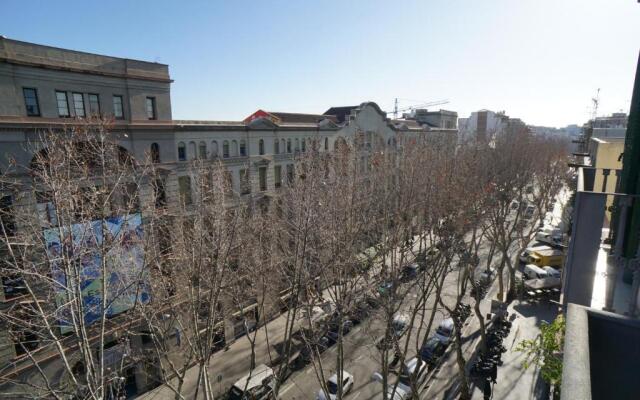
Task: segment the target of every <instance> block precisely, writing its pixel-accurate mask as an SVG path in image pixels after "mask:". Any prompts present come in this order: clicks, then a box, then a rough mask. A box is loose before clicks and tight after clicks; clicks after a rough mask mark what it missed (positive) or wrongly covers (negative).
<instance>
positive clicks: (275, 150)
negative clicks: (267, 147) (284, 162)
mask: <svg viewBox="0 0 640 400" xmlns="http://www.w3.org/2000/svg"><path fill="white" fill-rule="evenodd" d="M273 153H274V154H280V141H279V140H278V139H274V140H273Z"/></svg>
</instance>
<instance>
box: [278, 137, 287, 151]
mask: <svg viewBox="0 0 640 400" xmlns="http://www.w3.org/2000/svg"><path fill="white" fill-rule="evenodd" d="M286 149H287V145H286V143H285V141H284V139H282V140H280V154H284V153H285V152H286Z"/></svg>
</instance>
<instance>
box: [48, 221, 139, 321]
mask: <svg viewBox="0 0 640 400" xmlns="http://www.w3.org/2000/svg"><path fill="white" fill-rule="evenodd" d="M60 234H62V238H61V237H60ZM44 238H45V242H46V246H47V256H48V258H49V263H50V266H51V275H52V278H53V280H54V281H55V283H56V285H57V286H56V290H55V292H56V304H57V306H58V315H57V317H58V320H59V321H60V325H61V330H62V332H63V333H65V332H68V331H70V330H71V327H70V323H69V320H70V317H71V315H70V309H69V308H68V306H66V304H67V302H68V300H69V295H70V294H71V290H73V288H75V287H76V285H75V284H73V283H74V282H79V286H80V289H81V292H82V304H83V313H84V320H85V323H87V324H91V323H93V322H95V321H98V320H99V319H100V318H102V314H103V306H102V297H103V287H104V288H105V291H106V303H105V304H106V306H107V309H106V313H105V314H106V316H107V317H110V316H113V315H117V314H120V313H122V312H124V311H127V310H129V309H131V308H132V307H133V306H134V305H135V304H136V302H141V303H147V302H148V301H149V286H148V275H147V272H146V271H145V269H144V245H143V239H144V232H143V228H142V217H141V215H140V214H131V215H127V216H116V217H110V218H107V219H104V220H97V221H91V222H88V223H82V224H74V225H71V226H70V227H62V228H53V229H47V230H45V231H44ZM63 260H68V262H67V263H64V262H63ZM65 265H66V266H67V268H68V270H67V271H65V268H64V266H65ZM67 283H69V284H67Z"/></svg>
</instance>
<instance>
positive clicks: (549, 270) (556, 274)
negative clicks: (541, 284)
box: [542, 265, 561, 278]
mask: <svg viewBox="0 0 640 400" xmlns="http://www.w3.org/2000/svg"><path fill="white" fill-rule="evenodd" d="M542 269H543V270H544V271H545V272H546V273H547V276H549V277H552V278H560V277H561V274H560V271H558V270H557V269H555V268H553V267H550V266H548V265H547V266H546V267H542Z"/></svg>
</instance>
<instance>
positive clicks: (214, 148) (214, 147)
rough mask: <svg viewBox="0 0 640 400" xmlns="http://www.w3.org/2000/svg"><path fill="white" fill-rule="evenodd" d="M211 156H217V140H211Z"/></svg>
mask: <svg viewBox="0 0 640 400" xmlns="http://www.w3.org/2000/svg"><path fill="white" fill-rule="evenodd" d="M211 157H218V142H216V141H215V140H214V141H213V142H211Z"/></svg>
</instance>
